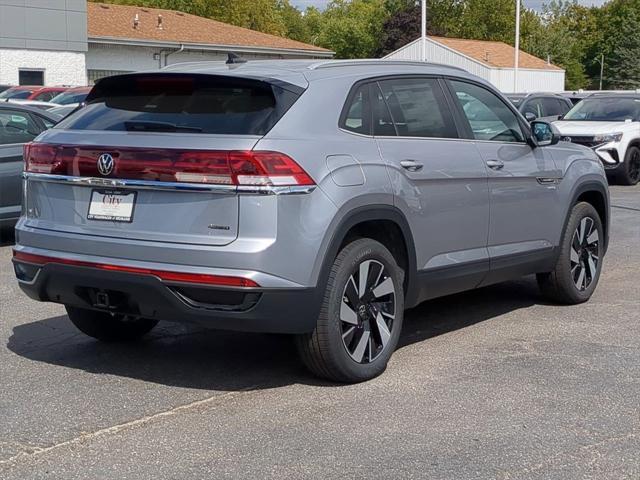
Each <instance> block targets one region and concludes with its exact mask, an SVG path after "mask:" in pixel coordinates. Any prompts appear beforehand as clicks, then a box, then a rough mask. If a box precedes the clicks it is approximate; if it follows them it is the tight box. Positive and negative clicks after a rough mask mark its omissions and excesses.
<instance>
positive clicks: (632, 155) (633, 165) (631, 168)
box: [618, 147, 640, 185]
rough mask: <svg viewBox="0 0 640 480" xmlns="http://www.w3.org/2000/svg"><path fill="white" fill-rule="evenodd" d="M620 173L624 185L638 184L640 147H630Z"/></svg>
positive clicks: (639, 180) (639, 177)
mask: <svg viewBox="0 0 640 480" xmlns="http://www.w3.org/2000/svg"><path fill="white" fill-rule="evenodd" d="M621 168H622V170H621V172H620V174H619V176H618V177H619V179H620V183H622V184H623V185H636V184H637V183H638V182H640V148H638V147H629V148H628V149H627V153H626V155H625V158H624V163H623V164H622V165H621Z"/></svg>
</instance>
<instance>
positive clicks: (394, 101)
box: [374, 78, 458, 138]
mask: <svg viewBox="0 0 640 480" xmlns="http://www.w3.org/2000/svg"><path fill="white" fill-rule="evenodd" d="M378 84H379V87H380V92H381V97H382V100H383V102H384V104H385V105H386V107H387V109H388V111H389V114H390V116H391V120H392V121H393V126H394V128H395V134H396V135H398V136H403V137H428V138H457V137H458V132H457V130H456V126H455V123H454V121H453V118H452V116H451V114H450V112H449V110H448V108H447V102H446V98H445V96H444V92H443V91H442V89H441V88H440V84H439V83H438V80H437V79H435V78H398V79H393V80H383V81H380V82H378ZM374 104H375V101H374ZM381 107H382V106H381V105H380V108H379V112H380V113H381V115H382V116H381V117H379V118H378V119H375V118H374V125H377V127H378V128H376V131H377V132H378V133H377V134H378V135H380V134H384V133H381V130H389V129H388V120H387V119H385V118H384V116H385V115H386V114H385V110H384V109H383V108H381Z"/></svg>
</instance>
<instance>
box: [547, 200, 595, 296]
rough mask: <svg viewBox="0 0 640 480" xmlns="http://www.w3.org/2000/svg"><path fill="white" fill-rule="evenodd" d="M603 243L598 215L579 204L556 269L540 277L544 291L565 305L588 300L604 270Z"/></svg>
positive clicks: (568, 229) (562, 243) (561, 249)
mask: <svg viewBox="0 0 640 480" xmlns="http://www.w3.org/2000/svg"><path fill="white" fill-rule="evenodd" d="M603 241H604V230H603V228H602V221H601V219H600V216H599V215H598V212H597V211H596V209H595V208H593V206H592V205H590V204H589V203H586V202H581V203H578V204H577V205H576V206H575V207H573V209H572V211H571V214H570V216H569V220H568V222H567V226H566V228H565V231H564V234H563V238H562V242H561V244H560V254H559V256H558V260H557V262H556V265H555V268H554V270H553V271H552V272H548V273H541V274H538V284H539V285H540V289H541V290H542V292H543V293H544V294H545V295H546V296H547V297H549V298H550V299H552V300H555V301H557V302H560V303H565V304H577V303H582V302H586V301H587V300H589V298H591V295H592V294H593V292H594V291H595V289H596V286H597V284H598V280H599V278H600V271H601V270H602V260H603V256H604V244H603Z"/></svg>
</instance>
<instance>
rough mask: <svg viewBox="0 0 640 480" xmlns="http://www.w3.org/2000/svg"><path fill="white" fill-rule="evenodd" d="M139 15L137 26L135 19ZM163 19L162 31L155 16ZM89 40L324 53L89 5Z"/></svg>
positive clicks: (175, 17) (211, 23) (205, 23)
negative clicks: (125, 40) (142, 41)
mask: <svg viewBox="0 0 640 480" xmlns="http://www.w3.org/2000/svg"><path fill="white" fill-rule="evenodd" d="M136 15H137V16H138V22H137V26H134V18H136ZM159 15H160V16H162V28H159V27H158V16H159ZM87 29H88V35H89V38H90V39H91V38H122V39H130V40H138V41H139V40H148V41H155V42H171V43H185V44H201V45H225V46H243V47H258V48H274V49H287V50H303V51H308V52H314V51H316V52H322V53H327V52H328V50H326V49H324V48H321V47H316V46H314V45H309V44H306V43H302V42H298V41H295V40H290V39H288V38H283V37H278V36H276V35H269V34H266V33H262V32H257V31H255V30H249V29H247V28H242V27H236V26H235V25H229V24H227V23H222V22H218V21H216V20H211V19H209V18H204V17H198V16H196V15H191V14H188V13H182V12H177V11H174V10H163V9H159V8H147V7H137V6H130V5H114V4H104V3H93V2H88V6H87Z"/></svg>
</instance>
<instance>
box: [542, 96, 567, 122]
mask: <svg viewBox="0 0 640 480" xmlns="http://www.w3.org/2000/svg"><path fill="white" fill-rule="evenodd" d="M542 104H543V105H544V111H545V112H546V113H545V117H559V116H560V115H563V114H564V113H566V112H565V110H563V108H562V105H561V104H560V101H559V100H558V99H557V98H552V97H545V98H543V99H542Z"/></svg>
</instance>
